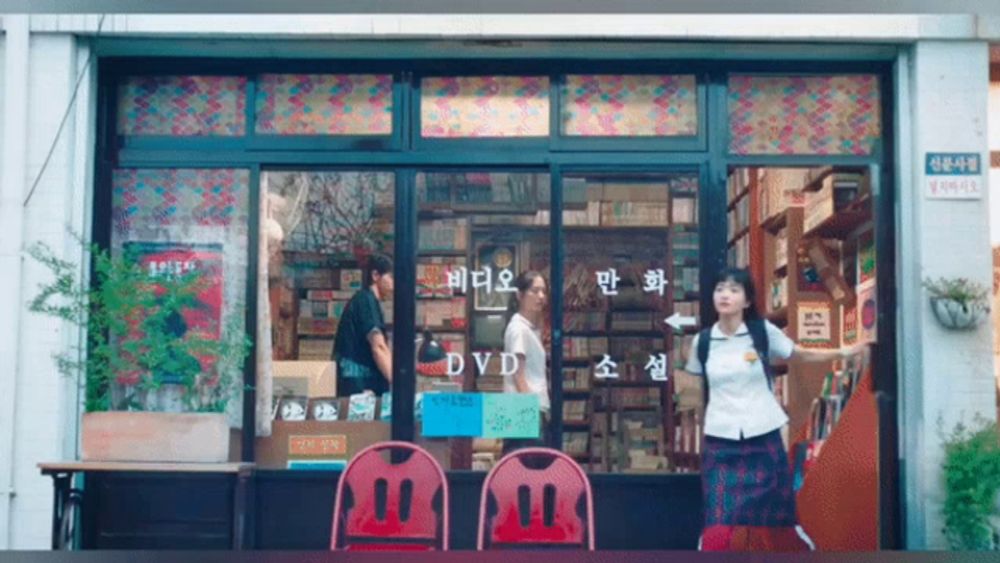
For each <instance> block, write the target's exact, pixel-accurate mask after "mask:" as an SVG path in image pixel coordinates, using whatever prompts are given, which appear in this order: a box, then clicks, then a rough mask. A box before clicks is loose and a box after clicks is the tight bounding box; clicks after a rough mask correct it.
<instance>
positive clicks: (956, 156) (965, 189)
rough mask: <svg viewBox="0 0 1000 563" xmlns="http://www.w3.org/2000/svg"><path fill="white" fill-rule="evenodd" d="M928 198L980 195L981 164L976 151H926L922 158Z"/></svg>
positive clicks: (970, 197) (976, 197) (973, 197)
mask: <svg viewBox="0 0 1000 563" xmlns="http://www.w3.org/2000/svg"><path fill="white" fill-rule="evenodd" d="M924 175H925V182H926V186H925V191H924V193H925V194H926V195H927V197H928V198H929V199H981V198H982V197H983V184H984V183H985V182H984V181H983V167H982V163H981V162H980V159H979V154H978V153H949V152H929V153H927V154H926V160H925V162H924Z"/></svg>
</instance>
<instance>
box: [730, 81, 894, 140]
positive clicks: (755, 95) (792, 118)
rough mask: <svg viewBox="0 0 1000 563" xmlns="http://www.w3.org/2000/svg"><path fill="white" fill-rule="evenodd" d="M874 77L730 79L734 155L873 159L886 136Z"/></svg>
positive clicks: (877, 84)
mask: <svg viewBox="0 0 1000 563" xmlns="http://www.w3.org/2000/svg"><path fill="white" fill-rule="evenodd" d="M880 94H881V92H880V89H879V81H878V77H877V76H875V75H867V74H860V75H843V76H751V75H732V76H730V77H729V132H730V133H729V134H730V140H729V151H730V152H731V153H733V154H812V155H817V154H831V155H836V154H845V155H870V154H872V151H873V150H874V148H875V143H876V142H877V141H878V140H879V139H880V138H881V136H882V119H881V115H882V114H881V99H880Z"/></svg>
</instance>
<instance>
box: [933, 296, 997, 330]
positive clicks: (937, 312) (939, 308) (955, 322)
mask: <svg viewBox="0 0 1000 563" xmlns="http://www.w3.org/2000/svg"><path fill="white" fill-rule="evenodd" d="M931 309H932V310H933V311H934V316H935V317H936V318H937V320H938V322H939V323H941V325H942V326H944V327H945V328H948V329H951V330H969V329H971V328H974V327H975V326H977V325H978V324H979V323H981V322H982V321H983V319H985V318H986V314H987V313H988V312H989V310H988V309H987V308H986V307H985V306H983V305H981V304H977V303H962V302H960V301H956V300H954V299H945V298H932V299H931Z"/></svg>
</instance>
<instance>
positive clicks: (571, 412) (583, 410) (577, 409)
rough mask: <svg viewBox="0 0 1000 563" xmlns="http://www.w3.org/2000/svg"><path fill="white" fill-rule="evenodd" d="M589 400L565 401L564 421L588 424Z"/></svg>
mask: <svg viewBox="0 0 1000 563" xmlns="http://www.w3.org/2000/svg"><path fill="white" fill-rule="evenodd" d="M587 402H588V401H587V400H578V399H571V400H564V401H563V420H564V421H566V422H586V421H587Z"/></svg>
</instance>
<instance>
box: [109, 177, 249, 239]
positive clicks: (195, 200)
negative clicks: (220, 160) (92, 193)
mask: <svg viewBox="0 0 1000 563" xmlns="http://www.w3.org/2000/svg"><path fill="white" fill-rule="evenodd" d="M249 179H250V175H249V172H248V171H246V170H230V169H131V168H126V169H120V170H115V173H114V180H113V184H114V187H113V195H112V198H113V217H112V225H113V228H114V232H113V237H115V238H122V239H128V238H131V237H132V236H133V235H135V234H136V233H146V234H151V233H155V232H156V231H161V230H178V231H179V232H178V233H177V234H182V233H185V232H190V231H192V230H196V229H211V228H217V227H224V228H225V227H229V226H234V227H237V228H241V229H243V230H246V225H247V193H248V189H247V186H248V183H249Z"/></svg>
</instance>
